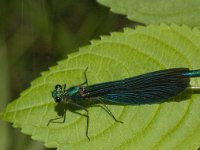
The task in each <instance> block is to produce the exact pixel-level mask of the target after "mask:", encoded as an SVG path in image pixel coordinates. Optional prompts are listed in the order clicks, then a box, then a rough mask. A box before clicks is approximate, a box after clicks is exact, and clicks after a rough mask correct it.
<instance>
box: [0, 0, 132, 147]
mask: <svg viewBox="0 0 200 150" xmlns="http://www.w3.org/2000/svg"><path fill="white" fill-rule="evenodd" d="M0 20H1V21H0V76H1V78H0V82H1V84H0V91H1V98H0V102H1V106H0V110H3V109H4V108H5V107H6V104H8V103H9V102H11V101H12V100H14V99H16V98H18V97H19V95H20V92H22V91H23V90H25V89H26V88H28V87H29V86H30V82H31V81H32V80H33V79H35V78H36V77H38V76H40V72H42V71H45V70H47V69H48V67H50V66H52V65H56V62H57V61H58V60H62V59H65V58H67V54H69V53H72V52H75V51H77V50H78V48H79V47H81V46H84V45H88V44H89V43H90V40H91V39H100V35H109V34H110V32H113V31H123V28H124V27H134V25H135V24H134V23H133V22H130V21H128V19H126V17H125V16H120V15H116V14H113V13H111V12H110V11H109V9H108V8H106V7H104V6H102V5H99V4H98V3H97V2H96V1H95V0H60V1H55V0H26V1H24V0H20V1H18V0H10V1H6V0H2V1H0ZM0 132H1V134H0V139H1V140H0V150H1V149H2V150H4V149H6V150H35V149H37V150H44V149H46V148H45V147H44V146H43V144H42V143H40V142H36V141H34V140H31V138H30V136H27V135H24V134H22V133H21V132H20V129H14V128H13V127H11V125H10V124H7V123H3V122H0Z"/></svg>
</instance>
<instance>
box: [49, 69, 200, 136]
mask: <svg viewBox="0 0 200 150" xmlns="http://www.w3.org/2000/svg"><path fill="white" fill-rule="evenodd" d="M86 71H87V69H86V70H85V72H84V75H85V82H84V83H82V84H80V85H77V86H73V87H70V88H68V89H66V84H65V85H62V86H61V85H60V84H57V85H56V86H55V89H54V91H52V97H53V98H54V100H55V102H57V103H60V102H63V101H65V102H66V103H67V104H70V105H73V106H74V107H77V108H78V109H83V110H85V111H86V115H85V117H87V128H86V136H87V137H88V127H89V115H88V110H87V108H86V107H84V106H82V105H81V104H79V102H80V101H84V100H85V99H88V98H96V97H97V98H98V100H99V102H100V103H102V104H103V106H104V110H106V112H107V113H108V114H109V115H110V116H112V117H113V119H114V120H115V121H117V122H120V121H118V120H117V119H116V118H115V117H114V115H113V114H112V112H111V111H110V110H109V109H108V107H107V106H106V105H105V102H112V103H117V104H126V105H135V104H136V105H137V104H152V103H161V102H165V101H166V100H168V99H169V98H171V97H174V96H177V95H179V94H180V93H182V92H183V91H185V90H186V89H187V88H192V89H193V88H197V89H200V88H199V87H190V85H189V84H190V78H191V77H200V70H189V69H188V68H173V69H166V70H160V71H155V72H151V73H146V74H143V75H139V76H135V77H131V78H125V79H122V80H117V81H111V82H105V83H99V84H94V85H88V81H87V76H86ZM62 117H63V118H64V119H63V122H64V121H65V113H64V114H63V116H62ZM54 120H55V119H51V120H50V121H49V123H51V122H53V121H54ZM88 139H89V137H88Z"/></svg>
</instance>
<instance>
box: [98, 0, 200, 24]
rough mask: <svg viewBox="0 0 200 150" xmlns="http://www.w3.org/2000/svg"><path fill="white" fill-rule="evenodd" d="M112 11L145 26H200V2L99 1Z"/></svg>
mask: <svg viewBox="0 0 200 150" xmlns="http://www.w3.org/2000/svg"><path fill="white" fill-rule="evenodd" d="M97 1H98V2H99V3H101V4H103V5H105V6H108V7H110V8H111V11H113V12H115V13H119V14H124V15H126V16H127V17H128V18H129V19H130V20H133V21H137V22H140V23H144V24H151V23H153V24H160V23H166V24H171V23H176V24H186V25H188V26H192V27H194V26H200V19H199V17H200V8H199V6H200V1H199V0H192V1H191V0H168V1H159V0H139V1H138V0H121V1H116V0H97Z"/></svg>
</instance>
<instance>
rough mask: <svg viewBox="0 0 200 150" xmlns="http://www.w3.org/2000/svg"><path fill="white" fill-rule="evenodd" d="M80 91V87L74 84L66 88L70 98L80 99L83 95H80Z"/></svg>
mask: <svg viewBox="0 0 200 150" xmlns="http://www.w3.org/2000/svg"><path fill="white" fill-rule="evenodd" d="M81 91H82V87H79V86H74V87H71V88H69V89H68V90H67V94H68V96H69V97H70V99H72V100H82V99H83V97H82V96H81V95H80V92H81Z"/></svg>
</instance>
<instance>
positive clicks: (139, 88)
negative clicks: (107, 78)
mask: <svg viewBox="0 0 200 150" xmlns="http://www.w3.org/2000/svg"><path fill="white" fill-rule="evenodd" d="M188 71H189V69H187V68H174V69H167V70H161V71H156V72H151V73H147V74H144V75H139V76H136V77H132V78H127V79H123V80H118V81H113V82H106V83H100V84H95V85H91V86H88V87H85V91H84V93H85V94H86V95H87V96H86V97H97V96H98V97H102V98H104V99H105V100H107V101H111V102H114V103H120V104H144V103H155V102H156V103H157V102H162V101H165V100H166V99H169V98H171V97H173V96H176V95H178V94H179V93H181V92H182V91H184V90H185V89H186V88H187V87H188V85H189V82H190V79H189V77H188V76H186V75H184V73H186V72H188Z"/></svg>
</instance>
